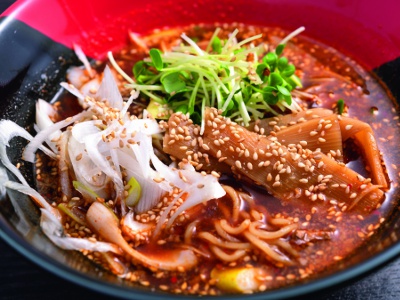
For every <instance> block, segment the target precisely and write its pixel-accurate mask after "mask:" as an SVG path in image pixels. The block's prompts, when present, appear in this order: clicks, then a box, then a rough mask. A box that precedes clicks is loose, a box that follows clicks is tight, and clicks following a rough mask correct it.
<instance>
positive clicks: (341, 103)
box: [336, 99, 344, 115]
mask: <svg viewBox="0 0 400 300" xmlns="http://www.w3.org/2000/svg"><path fill="white" fill-rule="evenodd" d="M336 107H337V109H338V114H339V115H341V114H343V111H344V100H343V99H339V100H338V101H337V102H336Z"/></svg>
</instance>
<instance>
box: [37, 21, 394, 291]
mask: <svg viewBox="0 0 400 300" xmlns="http://www.w3.org/2000/svg"><path fill="white" fill-rule="evenodd" d="M236 27H238V28H239V35H238V38H239V39H243V38H246V37H248V36H252V35H255V34H258V33H263V38H262V39H263V41H264V42H265V44H266V47H269V46H268V45H274V46H275V45H277V44H278V43H279V41H280V39H281V38H283V37H284V36H286V34H287V32H284V31H282V30H281V29H277V28H260V27H252V26H244V25H237V26H234V25H226V26H225V25H224V26H222V28H223V30H222V33H221V36H224V35H225V36H228V33H230V32H232V30H233V29H234V28H236ZM213 31H214V26H204V25H202V26H192V27H188V28H178V29H167V30H161V31H157V32H155V33H152V34H150V35H149V36H148V37H144V39H145V40H146V42H147V46H148V48H149V49H150V48H160V49H168V48H169V47H170V46H171V45H176V43H177V42H179V41H180V39H179V35H180V33H181V32H185V33H186V34H187V35H188V36H189V37H191V38H193V39H196V41H197V42H198V43H199V45H200V46H204V45H205V43H206V41H207V42H208V40H209V39H210V38H211V36H212V34H213ZM202 41H204V42H202ZM145 56H147V54H146V53H145V52H143V51H141V50H140V49H138V48H137V47H135V45H131V46H129V47H128V48H126V49H123V50H121V51H120V52H119V53H118V54H116V55H115V57H116V59H117V61H118V63H119V65H120V66H122V67H123V69H124V70H125V71H126V72H127V73H128V74H131V70H132V67H133V65H134V63H135V62H137V61H138V60H141V59H143V58H144V57H145ZM285 56H286V57H288V59H289V61H290V62H291V63H293V64H294V65H295V66H296V68H297V70H298V71H297V72H298V73H299V75H300V76H301V78H302V82H303V88H302V89H300V90H301V91H303V92H304V93H306V95H311V96H310V97H309V100H308V101H306V102H305V106H307V107H308V108H313V107H324V108H329V109H335V106H336V103H337V101H338V100H339V99H344V101H345V104H346V106H347V109H346V113H347V114H348V115H349V116H351V117H353V118H357V119H359V120H362V121H364V122H366V123H368V124H370V125H371V127H372V128H373V130H374V133H375V136H376V138H377V142H378V146H379V149H380V150H381V152H382V158H383V161H384V163H385V166H386V171H387V174H388V177H389V179H390V189H389V190H388V191H387V192H386V197H385V200H384V202H383V203H382V205H381V206H380V207H378V208H377V209H376V210H374V211H373V212H372V213H371V214H369V215H365V214H360V213H357V212H352V211H348V210H346V207H345V206H344V203H343V202H340V199H338V201H330V203H325V202H322V203H321V202H318V201H316V202H296V201H287V202H282V201H281V200H278V199H276V198H274V197H272V196H271V195H269V194H268V192H267V191H266V190H265V189H264V188H261V187H257V186H255V185H252V184H249V183H246V182H239V181H237V180H235V179H234V178H231V177H223V178H222V179H221V182H222V183H225V184H227V185H231V186H233V187H234V188H235V189H237V190H239V191H243V192H244V193H246V194H248V195H250V196H251V198H252V199H254V203H253V204H249V202H246V201H242V202H241V205H242V206H241V211H242V212H243V215H244V216H245V215H246V214H251V211H252V209H254V208H257V210H258V211H263V212H265V216H268V217H271V218H281V217H283V218H286V219H290V220H293V221H295V222H298V224H299V228H298V232H300V233H301V232H302V231H304V232H305V234H304V235H301V236H300V235H299V236H298V237H297V238H296V237H292V245H293V247H294V248H295V249H296V251H298V253H299V256H298V257H297V258H296V259H295V261H296V263H295V264H294V265H291V266H283V265H281V264H276V263H271V262H270V261H269V260H268V259H265V258H262V255H259V256H255V255H252V256H251V255H248V256H245V257H244V258H243V259H240V260H238V261H234V262H230V263H225V264H222V263H221V262H219V261H218V260H216V259H215V258H213V257H210V258H207V257H203V256H201V255H200V256H199V257H200V263H199V264H198V266H197V267H195V268H194V269H193V270H191V271H187V272H166V271H156V272H151V271H149V270H147V269H145V268H143V267H141V266H135V265H132V264H130V262H129V260H128V259H127V258H120V260H121V262H123V263H124V264H125V265H127V266H128V267H129V271H128V272H127V274H126V276H125V279H126V280H130V281H133V282H137V283H139V284H141V285H144V286H150V287H156V288H158V289H161V290H168V291H170V292H173V293H184V294H221V293H224V291H223V290H220V289H219V288H218V287H217V286H216V285H215V280H213V279H212V278H211V275H210V273H211V270H212V269H214V268H215V267H216V265H217V267H218V268H220V269H224V268H229V267H246V266H247V267H250V266H256V267H258V268H261V269H262V270H263V273H262V276H260V282H261V283H260V286H259V291H264V290H266V289H274V288H279V287H282V286H287V285H291V284H295V283H297V282H299V281H301V280H308V279H312V278H316V277H317V276H318V275H319V274H321V273H324V272H327V271H328V270H329V269H331V268H333V269H335V268H336V267H335V265H337V264H339V262H340V261H342V260H345V259H346V258H347V257H349V256H351V255H352V254H353V253H355V252H356V251H361V247H363V246H364V245H365V244H366V243H367V242H368V239H369V238H371V237H372V236H373V235H374V233H375V232H376V231H377V230H379V227H380V226H381V224H382V223H383V222H384V221H385V220H386V219H388V218H389V217H390V213H391V211H392V210H393V209H394V207H395V205H397V202H398V199H399V197H400V195H399V193H400V189H399V187H398V182H399V177H400V173H399V168H400V153H399V147H398V145H399V144H400V126H399V115H398V111H397V107H396V105H395V104H394V101H393V99H392V97H391V96H390V95H389V94H388V93H387V91H386V89H385V88H384V87H383V86H382V85H381V84H380V83H379V82H378V81H377V80H376V79H375V78H374V76H373V75H371V74H370V73H368V72H367V71H366V70H364V69H363V68H362V66H361V65H359V64H358V63H356V62H355V61H354V60H352V59H350V58H348V57H345V56H343V55H342V54H340V53H338V52H337V51H335V50H334V49H332V48H330V47H328V46H326V45H323V44H321V43H319V42H317V41H314V40H312V39H309V38H306V37H296V38H294V39H293V40H292V41H291V42H290V43H289V44H288V46H287V47H286V49H285ZM102 66H103V63H99V69H101V68H102ZM121 82H122V81H121ZM121 90H122V92H123V93H125V96H127V95H128V91H127V90H125V89H124V87H123V85H122V84H121ZM312 95H315V96H312ZM71 103H74V100H73V99H72V98H65V99H61V100H60V101H59V102H58V103H56V104H55V105H56V107H57V109H58V110H59V112H62V115H63V117H64V116H68V115H72V114H73V113H75V112H76V111H75V107H71V105H72V106H75V105H76V104H71ZM142 107H143V106H142V105H140V103H139V104H138V105H137V107H136V108H135V109H136V111H137V112H140V111H141V108H142ZM344 150H345V156H346V158H347V161H346V164H347V166H350V167H351V168H352V169H353V170H356V171H357V172H359V173H360V174H361V175H364V176H365V177H369V176H368V174H369V173H368V170H367V169H366V168H365V167H364V163H363V160H362V158H361V157H360V155H359V152H358V151H359V150H360V149H358V148H357V146H356V145H355V144H353V143H351V142H349V143H346V144H345V148H344ZM38 159H39V161H38V162H39V164H37V166H38V167H37V168H38V169H41V174H42V176H40V177H39V178H38V179H39V180H38V181H37V183H38V187H39V189H40V190H41V192H42V193H45V194H52V195H56V196H53V197H52V200H53V201H55V202H56V203H60V202H62V201H63V200H62V199H59V198H58V196H57V190H56V189H54V190H53V187H52V185H51V182H52V180H53V179H52V178H51V176H49V177H46V176H45V175H43V174H45V173H48V174H53V175H54V174H56V173H57V170H56V168H55V165H52V164H51V162H48V163H44V162H45V161H46V158H44V157H43V156H41V157H39V158H38ZM43 165H46V167H45V168H44V167H43ZM229 203H230V200H229V199H228V198H227V197H224V198H222V199H219V200H211V201H209V202H207V203H206V204H204V205H198V206H197V207H196V208H192V209H191V210H190V211H189V212H188V214H189V219H188V220H182V221H180V222H178V223H177V224H176V225H174V226H173V228H172V230H171V231H169V232H162V234H161V236H160V237H159V238H158V239H157V240H149V241H148V243H146V244H145V245H140V246H139V247H138V249H140V250H141V251H142V252H143V253H149V254H151V253H157V252H160V251H162V250H163V249H165V248H168V247H169V243H168V242H169V241H173V240H176V241H182V235H183V234H184V231H185V228H186V226H187V225H188V223H190V222H191V221H193V220H197V221H198V223H197V224H198V225H197V227H196V231H197V232H199V231H202V230H212V228H213V222H214V220H218V219H220V218H221V214H222V211H223V209H224V208H223V206H224V205H225V206H227V207H229V205H230V204H229ZM76 209H77V210H82V211H85V210H86V209H87V208H86V207H85V206H84V205H82V207H76ZM153 212H154V213H156V212H155V211H154V210H153ZM151 214H152V213H144V214H141V215H137V216H136V220H140V221H142V222H143V223H147V222H150V221H151V219H150V218H151ZM67 223H68V225H67V226H66V227H65V228H66V231H67V232H68V234H70V236H73V237H74V236H81V237H89V236H92V235H93V233H92V232H91V231H90V230H86V229H85V228H82V227H81V226H79V225H77V224H76V223H75V222H74V221H72V220H68V221H67ZM313 234H315V236H312V235H313ZM139 239H140V238H139ZM142 239H148V237H146V236H144V237H142ZM160 241H165V243H164V242H160ZM130 243H131V245H132V246H135V241H130ZM192 246H193V247H194V248H196V249H198V250H199V251H200V252H204V253H208V247H209V246H208V244H207V242H206V241H204V240H202V239H199V238H196V236H195V235H194V237H193V239H192ZM256 253H257V251H256ZM84 254H85V255H87V256H88V258H89V259H92V260H94V261H95V262H97V263H100V264H102V265H103V266H104V267H105V268H108V267H107V264H105V263H104V262H105V259H104V257H102V256H101V255H100V254H99V253H90V252H88V251H84Z"/></svg>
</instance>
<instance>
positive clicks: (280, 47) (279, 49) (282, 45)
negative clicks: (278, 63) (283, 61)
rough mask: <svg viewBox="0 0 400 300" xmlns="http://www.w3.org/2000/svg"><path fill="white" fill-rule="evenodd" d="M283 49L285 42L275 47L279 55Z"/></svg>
mask: <svg viewBox="0 0 400 300" xmlns="http://www.w3.org/2000/svg"><path fill="white" fill-rule="evenodd" d="M283 49H285V44H279V45H278V47H276V49H275V53H276V54H277V55H278V56H279V55H281V54H282V52H283Z"/></svg>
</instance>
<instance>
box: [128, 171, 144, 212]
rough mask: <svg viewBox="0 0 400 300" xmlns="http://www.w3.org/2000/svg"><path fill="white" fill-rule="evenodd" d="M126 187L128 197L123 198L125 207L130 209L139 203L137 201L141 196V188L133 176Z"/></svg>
mask: <svg viewBox="0 0 400 300" xmlns="http://www.w3.org/2000/svg"><path fill="white" fill-rule="evenodd" d="M128 185H129V186H130V188H129V189H128V196H127V197H126V198H125V203H126V205H127V206H129V207H132V206H135V205H136V204H137V203H138V202H139V199H140V197H141V196H142V188H141V187H140V184H139V182H137V180H136V179H135V177H133V176H132V177H131V179H129V181H128Z"/></svg>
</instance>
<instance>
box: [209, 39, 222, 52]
mask: <svg viewBox="0 0 400 300" xmlns="http://www.w3.org/2000/svg"><path fill="white" fill-rule="evenodd" d="M211 48H212V49H213V51H214V52H215V53H218V54H221V51H222V43H221V40H220V39H219V37H217V36H216V37H214V38H213V40H212V42H211Z"/></svg>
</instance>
